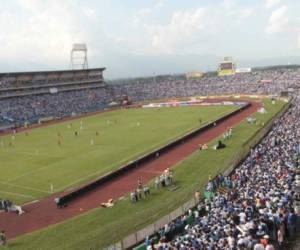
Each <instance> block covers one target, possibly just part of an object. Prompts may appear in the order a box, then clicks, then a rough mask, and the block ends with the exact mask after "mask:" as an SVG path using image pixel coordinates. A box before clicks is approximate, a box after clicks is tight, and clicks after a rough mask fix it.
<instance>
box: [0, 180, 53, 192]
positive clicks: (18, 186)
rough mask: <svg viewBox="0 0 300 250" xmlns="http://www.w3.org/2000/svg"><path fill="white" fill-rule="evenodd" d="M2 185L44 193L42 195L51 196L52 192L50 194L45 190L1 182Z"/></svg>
mask: <svg viewBox="0 0 300 250" xmlns="http://www.w3.org/2000/svg"><path fill="white" fill-rule="evenodd" d="M0 184H3V185H7V186H12V187H17V188H22V189H28V190H33V191H38V192H42V193H46V194H51V192H48V191H45V190H42V189H37V188H31V187H25V186H20V185H15V184H11V183H7V182H1V181H0Z"/></svg>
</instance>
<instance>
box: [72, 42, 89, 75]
mask: <svg viewBox="0 0 300 250" xmlns="http://www.w3.org/2000/svg"><path fill="white" fill-rule="evenodd" d="M70 67H71V69H88V67H89V66H88V59H87V46H86V44H85V43H74V44H73V47H72V50H71V59H70Z"/></svg>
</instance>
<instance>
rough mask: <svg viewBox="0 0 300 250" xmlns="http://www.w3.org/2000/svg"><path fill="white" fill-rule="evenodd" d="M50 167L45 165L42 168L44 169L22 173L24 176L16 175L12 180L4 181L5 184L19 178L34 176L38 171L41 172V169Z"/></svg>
mask: <svg viewBox="0 0 300 250" xmlns="http://www.w3.org/2000/svg"><path fill="white" fill-rule="evenodd" d="M50 167H51V166H50V165H46V166H44V167H41V168H38V169H35V170H32V171H27V172H26V173H24V174H21V175H18V176H16V177H14V178H11V179H8V180H7V181H6V183H9V182H11V181H15V180H17V179H20V178H22V177H25V176H27V175H31V174H35V173H37V172H38V171H41V170H43V169H46V168H50Z"/></svg>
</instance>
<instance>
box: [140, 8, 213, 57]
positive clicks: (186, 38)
mask: <svg viewBox="0 0 300 250" xmlns="http://www.w3.org/2000/svg"><path fill="white" fill-rule="evenodd" d="M210 14H212V13H210V12H209V11H208V9H206V8H197V9H195V10H190V11H176V12H174V13H173V14H172V16H171V18H170V20H169V22H168V23H167V24H165V25H148V26H146V27H147V29H148V31H149V32H150V33H151V34H152V48H153V49H154V50H155V51H156V52H159V53H174V52H175V53H184V52H186V51H188V50H190V49H191V47H194V46H197V45H198V46H199V43H200V42H201V40H203V39H205V37H206V35H208V34H210V33H211V32H213V31H214V30H215V28H216V27H217V26H215V25H213V24H212V22H213V21H212V20H213V18H211V17H212V16H211V15H210Z"/></svg>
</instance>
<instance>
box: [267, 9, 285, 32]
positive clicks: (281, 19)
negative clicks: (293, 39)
mask: <svg viewBox="0 0 300 250" xmlns="http://www.w3.org/2000/svg"><path fill="white" fill-rule="evenodd" d="M288 24H289V16H288V7H287V6H285V5H284V6H282V7H280V8H278V9H276V10H274V11H273V12H272V14H271V16H270V18H269V22H268V26H267V27H266V32H267V33H268V34H276V33H280V32H283V31H287V29H288V28H289V26H288Z"/></svg>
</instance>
